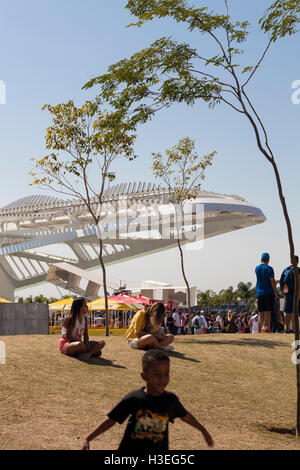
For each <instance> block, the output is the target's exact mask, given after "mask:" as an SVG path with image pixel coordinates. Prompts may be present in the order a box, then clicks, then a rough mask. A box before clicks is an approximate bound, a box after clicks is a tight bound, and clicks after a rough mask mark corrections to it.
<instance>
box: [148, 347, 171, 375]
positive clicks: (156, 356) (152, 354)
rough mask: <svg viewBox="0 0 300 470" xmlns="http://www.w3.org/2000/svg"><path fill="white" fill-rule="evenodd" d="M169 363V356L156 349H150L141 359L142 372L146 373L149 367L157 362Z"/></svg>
mask: <svg viewBox="0 0 300 470" xmlns="http://www.w3.org/2000/svg"><path fill="white" fill-rule="evenodd" d="M162 361H165V362H169V363H170V359H169V356H168V355H167V354H166V353H165V352H164V351H160V350H158V349H152V350H150V351H147V352H146V353H145V354H144V355H143V357H142V369H143V372H146V371H147V370H148V369H149V368H150V367H153V366H154V364H155V363H157V362H162Z"/></svg>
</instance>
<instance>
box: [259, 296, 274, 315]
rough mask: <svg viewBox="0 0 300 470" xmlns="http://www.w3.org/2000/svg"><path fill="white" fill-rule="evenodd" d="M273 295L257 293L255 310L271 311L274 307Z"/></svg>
mask: <svg viewBox="0 0 300 470" xmlns="http://www.w3.org/2000/svg"><path fill="white" fill-rule="evenodd" d="M274 300H275V296H274V295H273V294H271V295H259V296H258V297H257V310H258V311H259V312H272V310H273V307H274Z"/></svg>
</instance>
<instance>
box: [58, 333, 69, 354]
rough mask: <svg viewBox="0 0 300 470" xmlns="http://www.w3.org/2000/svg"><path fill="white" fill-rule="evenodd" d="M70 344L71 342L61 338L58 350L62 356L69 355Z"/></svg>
mask: <svg viewBox="0 0 300 470" xmlns="http://www.w3.org/2000/svg"><path fill="white" fill-rule="evenodd" d="M69 344H70V341H68V340H67V338H63V337H61V338H60V341H59V343H58V349H59V351H60V352H61V353H62V354H67V348H68V346H69Z"/></svg>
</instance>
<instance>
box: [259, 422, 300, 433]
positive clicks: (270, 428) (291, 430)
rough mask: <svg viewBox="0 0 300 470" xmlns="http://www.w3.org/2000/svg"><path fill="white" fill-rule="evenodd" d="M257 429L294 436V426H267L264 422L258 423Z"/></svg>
mask: <svg viewBox="0 0 300 470" xmlns="http://www.w3.org/2000/svg"><path fill="white" fill-rule="evenodd" d="M257 428H258V429H261V430H263V431H267V432H272V433H275V434H283V435H289V436H296V428H294V427H293V428H280V427H278V426H267V425H266V424H259V425H258V426H257Z"/></svg>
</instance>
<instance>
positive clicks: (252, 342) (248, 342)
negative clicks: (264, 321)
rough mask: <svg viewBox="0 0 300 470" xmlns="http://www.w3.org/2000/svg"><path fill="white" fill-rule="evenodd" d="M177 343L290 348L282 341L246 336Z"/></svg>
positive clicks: (190, 340)
mask: <svg viewBox="0 0 300 470" xmlns="http://www.w3.org/2000/svg"><path fill="white" fill-rule="evenodd" d="M176 342H177V343H181V344H214V345H219V344H224V345H226V344H227V345H229V346H260V347H262V348H270V349H272V348H275V347H276V346H277V347H278V346H280V347H282V348H290V345H289V344H286V343H281V342H279V341H264V340H263V339H261V340H259V339H255V338H245V339H239V340H236V341H235V340H230V339H229V340H228V341H226V340H225V338H224V340H220V341H216V340H213V339H212V340H209V339H207V340H204V341H197V340H195V341H193V340H192V339H189V340H186V341H176Z"/></svg>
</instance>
